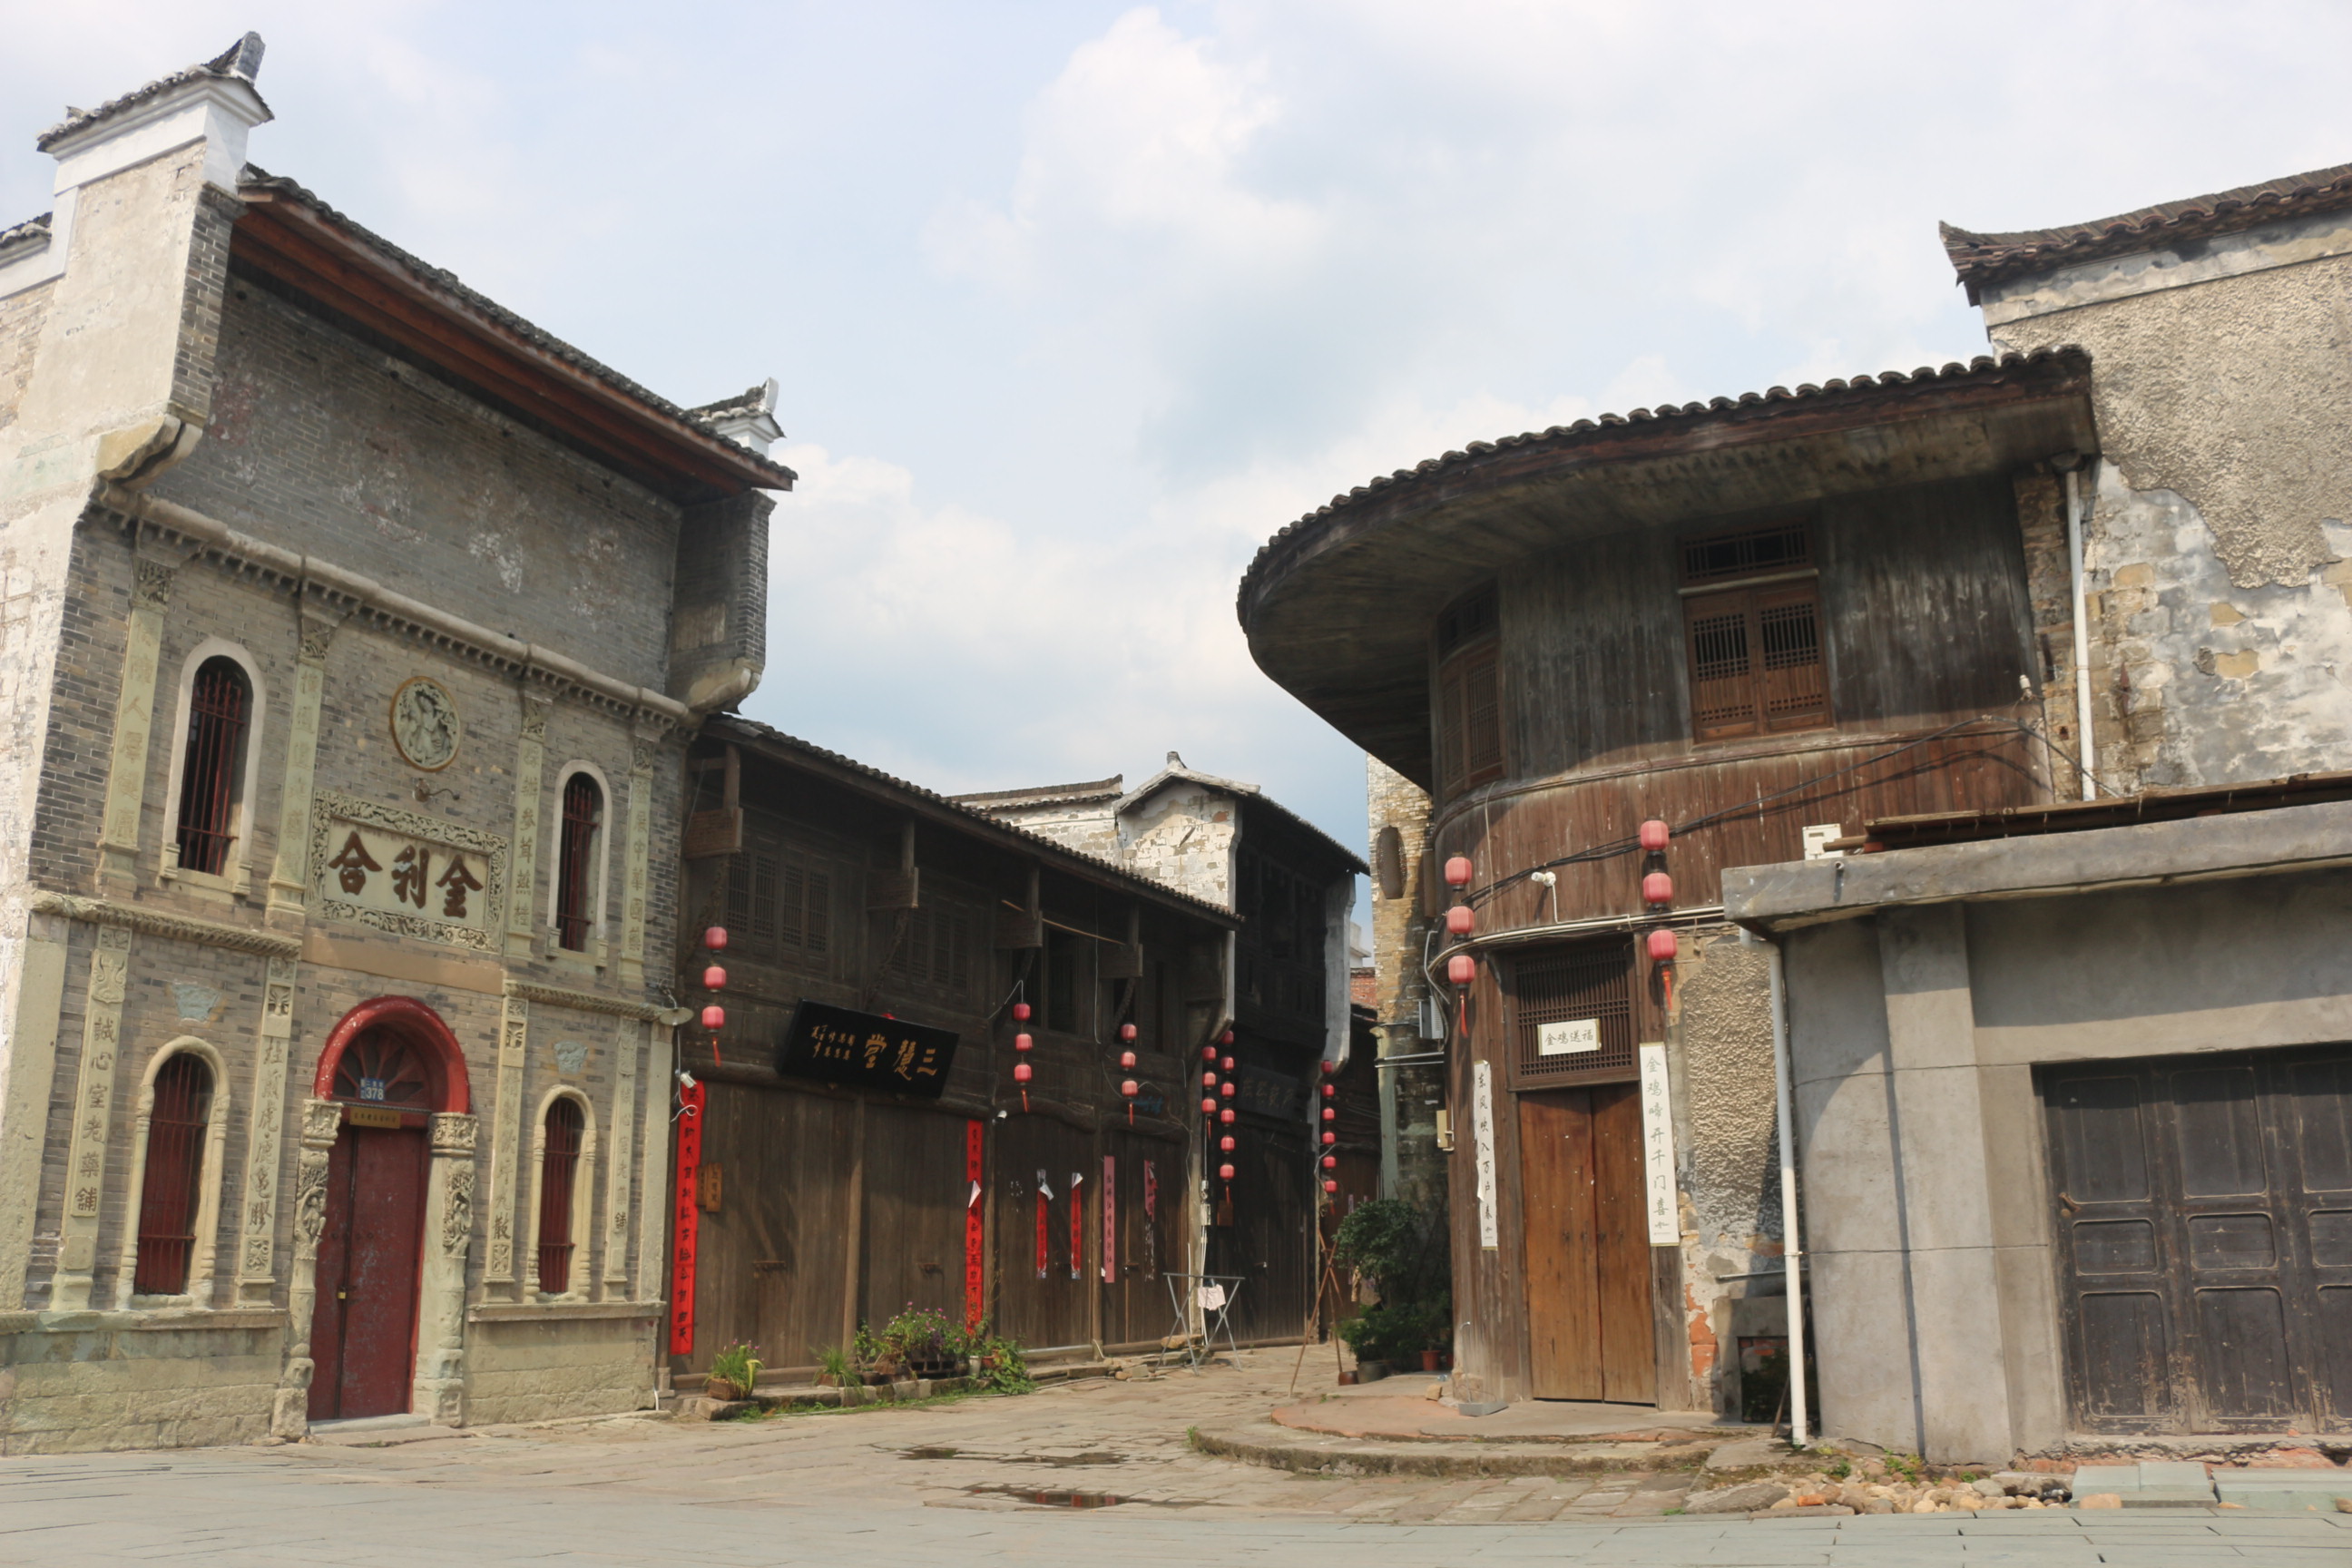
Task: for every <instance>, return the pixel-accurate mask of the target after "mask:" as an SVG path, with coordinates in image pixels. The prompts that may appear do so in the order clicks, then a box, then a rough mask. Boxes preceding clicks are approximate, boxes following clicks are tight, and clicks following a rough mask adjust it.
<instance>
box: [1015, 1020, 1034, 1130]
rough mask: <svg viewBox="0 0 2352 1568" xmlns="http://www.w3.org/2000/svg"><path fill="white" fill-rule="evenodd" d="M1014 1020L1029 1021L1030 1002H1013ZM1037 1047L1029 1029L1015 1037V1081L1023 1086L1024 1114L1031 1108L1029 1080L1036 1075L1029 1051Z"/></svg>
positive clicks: (1020, 1022) (1022, 1108)
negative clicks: (1030, 1063)
mask: <svg viewBox="0 0 2352 1568" xmlns="http://www.w3.org/2000/svg"><path fill="white" fill-rule="evenodd" d="M1028 1021H1029V1004H1028V1003H1026V1002H1015V1003H1014V1004H1013V1022H1014V1023H1016V1024H1026V1023H1027V1022H1028ZM1036 1048H1037V1042H1036V1041H1035V1040H1034V1039H1032V1038H1030V1036H1029V1031H1028V1030H1026V1029H1023V1030H1021V1031H1020V1032H1019V1033H1017V1034H1015V1035H1014V1036H1013V1082H1014V1083H1016V1084H1018V1085H1020V1087H1021V1110H1022V1113H1023V1114H1024V1115H1026V1114H1028V1110H1029V1080H1030V1079H1032V1078H1034V1077H1035V1076H1036V1074H1035V1072H1034V1069H1032V1068H1031V1067H1030V1066H1029V1053H1030V1052H1031V1051H1033V1050H1035V1049H1036Z"/></svg>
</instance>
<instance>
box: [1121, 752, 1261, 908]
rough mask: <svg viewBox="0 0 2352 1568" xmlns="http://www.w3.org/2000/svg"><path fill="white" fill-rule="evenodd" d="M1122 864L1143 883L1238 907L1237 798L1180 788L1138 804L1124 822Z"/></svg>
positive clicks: (1165, 790) (1190, 786)
mask: <svg viewBox="0 0 2352 1568" xmlns="http://www.w3.org/2000/svg"><path fill="white" fill-rule="evenodd" d="M1118 837H1119V858H1121V859H1123V860H1124V861H1125V863H1126V865H1127V868H1128V869H1129V870H1130V871H1133V872H1134V873H1135V874H1136V875H1137V876H1139V877H1149V878H1150V879H1152V880H1153V881H1155V882H1159V883H1162V884H1164V885H1165V886H1168V887H1171V888H1176V889H1181V890H1182V891H1184V892H1187V893H1190V894H1192V896H1193V897H1194V898H1196V899H1205V900H1208V901H1209V902H1210V903H1213V904H1217V905H1221V906H1223V908H1225V909H1231V908H1233V907H1234V852H1235V850H1236V849H1237V848H1238V847H1239V844H1240V840H1241V812H1240V808H1239V805H1238V803H1237V802H1236V801H1235V800H1234V797H1233V796H1231V795H1226V794H1224V793H1223V791H1220V790H1213V789H1209V788H1207V787H1206V786H1204V785H1202V784H1191V783H1183V782H1180V783H1177V784H1171V785H1169V786H1167V787H1165V788H1162V789H1160V790H1156V791H1154V792H1153V793H1152V795H1150V798H1149V799H1146V800H1141V801H1138V802H1137V803H1136V804H1135V805H1134V806H1133V807H1131V808H1130V809H1129V811H1128V812H1127V813H1126V814H1125V815H1123V816H1121V817H1120V818H1119V820H1118Z"/></svg>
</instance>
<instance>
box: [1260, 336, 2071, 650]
mask: <svg viewBox="0 0 2352 1568" xmlns="http://www.w3.org/2000/svg"><path fill="white" fill-rule="evenodd" d="M2063 359H2072V360H2084V355H2083V353H2082V351H2081V350H2079V349H2036V350H2034V351H2033V352H2032V353H2030V354H2014V353H2006V354H2002V355H2000V357H1998V358H1995V357H1993V356H1992V355H1990V354H1979V355H1978V356H1977V357H1976V358H1974V359H1972V360H1970V361H1969V363H1966V364H1961V363H1958V362H1957V361H1955V362H1953V363H1948V364H1947V365H1945V366H1944V367H1943V368H1942V369H1941V370H1937V369H1936V368H1935V367H1933V366H1931V365H1921V366H1920V367H1919V368H1918V369H1917V370H1915V371H1913V372H1912V373H1911V374H1908V375H1906V374H1903V373H1902V372H1901V371H1895V370H1890V371H1884V372H1881V373H1880V374H1877V375H1857V376H1853V377H1851V378H1832V379H1831V380H1829V381H1825V382H1822V384H1819V385H1814V384H1812V383H1811V382H1808V383H1806V384H1803V385H1801V386H1800V387H1798V388H1797V389H1796V390H1795V391H1793V392H1792V391H1790V389H1789V388H1787V387H1785V386H1776V387H1773V388H1771V389H1770V390H1769V391H1766V392H1748V393H1742V394H1741V395H1739V396H1738V397H1715V398H1709V399H1708V400H1707V401H1706V402H1705V403H1685V404H1682V405H1674V404H1661V405H1659V406H1657V407H1655V408H1636V409H1634V410H1633V412H1632V413H1630V414H1603V415H1601V416H1600V417H1599V418H1597V419H1579V420H1578V421H1576V422H1575V423H1574V424H1572V425H1554V426H1551V427H1550V428H1549V429H1548V430H1540V431H1538V430H1530V431H1528V432H1526V433H1525V434H1523V435H1518V436H1505V437H1502V438H1501V439H1499V440H1495V441H1473V442H1471V443H1470V445H1469V447H1467V448H1465V449H1464V450H1461V451H1455V452H1448V453H1446V454H1445V455H1444V457H1441V458H1423V460H1422V461H1421V462H1419V463H1416V464H1415V465H1413V466H1412V468H1399V469H1397V470H1396V472H1394V473H1392V474H1382V475H1381V476H1379V477H1377V478H1375V479H1372V480H1370V482H1368V483H1365V484H1360V485H1358V486H1357V487H1356V488H1355V489H1351V490H1349V492H1348V493H1347V494H1345V495H1337V496H1333V497H1332V498H1331V499H1330V500H1329V501H1328V502H1326V503H1325V504H1324V505H1322V506H1318V507H1317V508H1316V509H1315V510H1313V511H1310V512H1308V513H1307V515H1306V516H1304V517H1302V518H1300V519H1299V520H1298V521H1296V522H1293V523H1290V524H1288V525H1287V526H1286V527H1285V528H1284V529H1283V530H1282V531H1280V532H1278V533H1276V535H1275V536H1274V537H1273V538H1272V539H1270V540H1268V541H1266V542H1265V544H1264V545H1262V546H1260V547H1259V549H1258V552H1257V554H1256V556H1255V558H1254V559H1252V561H1251V562H1250V564H1249V570H1248V571H1246V572H1244V573H1243V574H1242V581H1241V589H1240V592H1239V594H1238V595H1237V596H1236V606H1237V608H1238V609H1240V610H1241V611H1242V612H1243V613H1244V616H1246V613H1247V608H1248V605H1249V602H1250V595H1251V589H1252V586H1253V584H1255V583H1256V581H1257V580H1258V578H1259V576H1260V575H1261V574H1265V573H1267V572H1269V571H1272V570H1274V569H1275V568H1276V567H1278V566H1280V565H1281V564H1282V563H1283V562H1284V561H1285V560H1286V558H1287V557H1289V556H1291V555H1293V554H1294V553H1296V552H1298V551H1299V550H1301V549H1303V548H1304V547H1305V546H1306V545H1307V543H1308V542H1310V541H1311V540H1312V539H1313V537H1314V536H1315V535H1316V534H1317V533H1318V531H1320V527H1321V525H1322V524H1323V523H1324V522H1325V521H1327V520H1328V519H1330V518H1333V517H1336V516H1338V515H1339V514H1340V513H1343V512H1345V511H1347V510H1349V508H1351V507H1355V506H1359V505H1361V504H1363V503H1364V502H1366V501H1368V500H1371V499H1373V498H1375V497H1385V496H1386V495H1387V493H1388V492H1389V491H1390V490H1391V489H1395V488H1397V487H1399V486H1413V487H1420V488H1423V489H1440V488H1442V487H1443V486H1444V484H1445V483H1446V481H1447V480H1448V479H1452V478H1454V476H1456V475H1459V474H1461V473H1463V472H1464V471H1465V470H1468V469H1471V468H1476V467H1478V466H1479V465H1481V464H1483V463H1485V462H1486V461H1487V460H1489V459H1490V458H1494V457H1495V456H1496V454H1497V453H1502V452H1521V451H1524V452H1530V453H1532V454H1533V455H1536V456H1543V455H1546V454H1549V453H1555V452H1556V453H1559V454H1560V455H1562V456H1568V455H1571V454H1572V453H1573V452H1574V451H1575V449H1576V448H1577V447H1580V446H1584V445H1590V444H1594V443H1597V442H1601V441H1613V440H1615V439H1617V438H1618V437H1621V436H1622V434H1623V431H1624V427H1625V426H1635V425H1651V426H1657V427H1658V429H1657V434H1658V435H1659V436H1660V437H1662V438H1663V437H1667V436H1669V435H1672V434H1675V433H1676V432H1675V427H1676V426H1687V425H1690V424H1693V423H1696V422H1697V421H1699V420H1703V419H1724V418H1730V419H1738V420H1745V419H1749V418H1764V419H1769V418H1774V417H1777V416H1781V415H1784V414H1794V413H1800V412H1804V411H1806V410H1809V409H1812V408H1822V407H1828V408H1834V407H1835V406H1836V405H1838V404H1840V403H1841V402H1844V403H1853V404H1857V405H1864V407H1867V406H1869V405H1877V404H1881V403H1883V402H1885V401H1886V400H1887V398H1888V397H1889V396H1890V395H1892V396H1895V397H1902V396H1905V395H1909V394H1913V393H1917V392H1921V391H1926V392H1933V391H1937V390H1939V389H1943V388H1947V387H1952V386H1955V385H1957V384H1966V383H1969V382H1972V381H1985V382H1990V381H1993V380H1996V379H1998V378H2000V376H2002V375H2005V374H2009V373H2011V372H2012V371H2015V370H2017V369H2019V368H2021V367H2023V366H2026V365H2031V364H2040V363H2045V362H2054V361H2058V360H2063ZM2085 363H2087V362H2085ZM1858 412H1859V410H1858ZM1244 624H1246V622H1245V623H1244Z"/></svg>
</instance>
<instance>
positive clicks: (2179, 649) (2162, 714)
mask: <svg viewBox="0 0 2352 1568" xmlns="http://www.w3.org/2000/svg"><path fill="white" fill-rule="evenodd" d="M2232 254H2233V255H2234V256H2235V257H2236V258H2237V259H2236V261H2235V262H2234V263H2233V264H2232V266H2231V267H2230V268H2215V267H2200V266H2199V265H2198V264H2197V258H2181V257H2176V256H2173V255H2171V254H2170V253H2166V254H2163V255H2159V256H2157V257H2139V258H2122V259H2120V260H2116V261H2111V262H2104V263H2097V264H2093V265H2091V266H2087V267H2085V268H2078V269H2075V271H2077V272H2080V273H2082V274H2084V277H2082V278H2074V277H2072V276H2071V275H2062V276H2061V277H2060V278H2058V279H2055V280H2054V281H2052V280H2043V281H2042V282H2040V283H2037V284H2036V285H2035V286H2034V287H2033V288H2031V289H2027V288H2024V287H2022V286H2021V287H2020V288H2019V289H2014V290H2011V291H2010V292H2008V293H2006V294H2004V295H2002V296H2000V298H1997V299H1993V300H1989V301H1988V304H1987V315H1988V318H1989V319H1990V320H1991V321H1992V322H1993V336H1994V341H1995V342H1996V343H1997V344H1999V345H2000V346H2001V347H2003V348H2012V349H2016V350H2019V351H2028V350H2032V349H2035V348H2042V347H2050V346H2056V345H2060V344H2074V345H2079V346H2081V347H2083V348H2085V349H2088V350H2089V351H2090V353H2091V355H2092V364H2093V395H2094V401H2095V405H2096V410H2097V415H2098V421H2099V429H2100V439H2101V442H2102V446H2103V453H2102V456H2103V458H2104V459H2105V460H2104V461H2103V462H2102V463H2101V464H2100V465H2099V466H2098V471H2097V479H2096V488H2095V507H2094V509H2093V510H2092V512H2091V515H2090V517H2089V519H2088V521H2087V523H2086V526H2085V546H2086V549H2085V552H2086V556H2087V559H2088V564H2089V584H2088V585H2089V588H2090V590H2091V594H2092V599H2091V606H2090V616H2091V621H2092V623H2093V624H2092V628H2091V629H2092V633H2093V636H2094V637H2095V647H2094V649H2093V654H2092V664H2093V671H2094V691H2095V699H2096V716H2095V725H2096V729H2097V735H2098V741H2099V750H2100V758H2099V773H2101V775H2102V776H2103V778H2104V780H2105V783H2106V784H2108V785H2109V787H2110V788H2112V789H2115V790H2118V791H2126V792H2128V791H2133V790H2137V789H2141V788H2147V787H2154V786H2174V785H2188V784H2221V783H2231V782H2238V781H2243V780H2251V779H2257V778H2270V777H2277V776H2280V775H2283V774H2287V773H2297V772H2303V771H2307V770H2318V769H2332V768H2338V767H2342V766H2344V765H2346V762H2347V754H2352V753H2348V750H2347V749H2352V559H2347V554H2352V531H2347V526H2346V525H2347V521H2348V520H2352V445H2347V442H2346V441H2345V440H2344V439H2343V433H2344V431H2345V429H2346V428H2347V423H2352V257H2347V256H2344V255H2341V254H2333V255H2328V254H2322V255H2316V256H2314V255H2312V254H2311V253H2310V251H2309V250H2308V248H2307V247H2304V248H2298V236H2297V235H2294V234H2286V233H2282V234H2279V235H2275V236H2273V235H2269V234H2268V233H2267V231H2264V232H2263V233H2258V234H2256V235H2252V236H2240V237H2233V249H2232ZM2094 274H2095V276H2094ZM2061 564H2062V565H2063V562H2062V563H2061ZM2071 706H2072V704H2071V700H2070V701H2069V702H2068V703H2067V707H2068V708H2069V710H2071ZM2070 716H2071V713H2070ZM2056 717H2057V716H2056V714H2055V713H2054V711H2053V720H2054V719H2055V718H2056Z"/></svg>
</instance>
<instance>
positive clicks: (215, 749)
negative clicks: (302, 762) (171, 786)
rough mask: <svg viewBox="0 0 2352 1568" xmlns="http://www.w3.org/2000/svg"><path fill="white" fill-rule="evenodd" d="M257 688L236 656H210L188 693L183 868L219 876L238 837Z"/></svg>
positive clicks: (182, 797)
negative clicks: (248, 729)
mask: <svg viewBox="0 0 2352 1568" xmlns="http://www.w3.org/2000/svg"><path fill="white" fill-rule="evenodd" d="M252 713H253V687H252V684H251V683H250V682H249V681H247V679H246V678H245V671H244V670H243V669H241V668H238V667H237V662H236V660H235V659H233V658H208V659H206V660H205V662H204V663H203V664H201V665H199V666H198V667H197V668H196V679H195V682H194V686H193V688H192V689H190V691H189V694H188V749H187V751H186V752H185V753H184V755H183V756H182V758H181V763H180V867H181V868H182V869H183V870H188V871H203V872H205V873H207V874H208V875H212V876H219V875H220V874H221V872H222V870H223V868H226V866H227V864H228V851H229V846H230V845H231V844H232V843H233V842H235V840H236V806H237V795H238V793H239V791H240V790H241V788H242V787H243V784H244V773H245V768H244V763H245V731H246V727H247V724H248V723H250V722H251V720H252Z"/></svg>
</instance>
